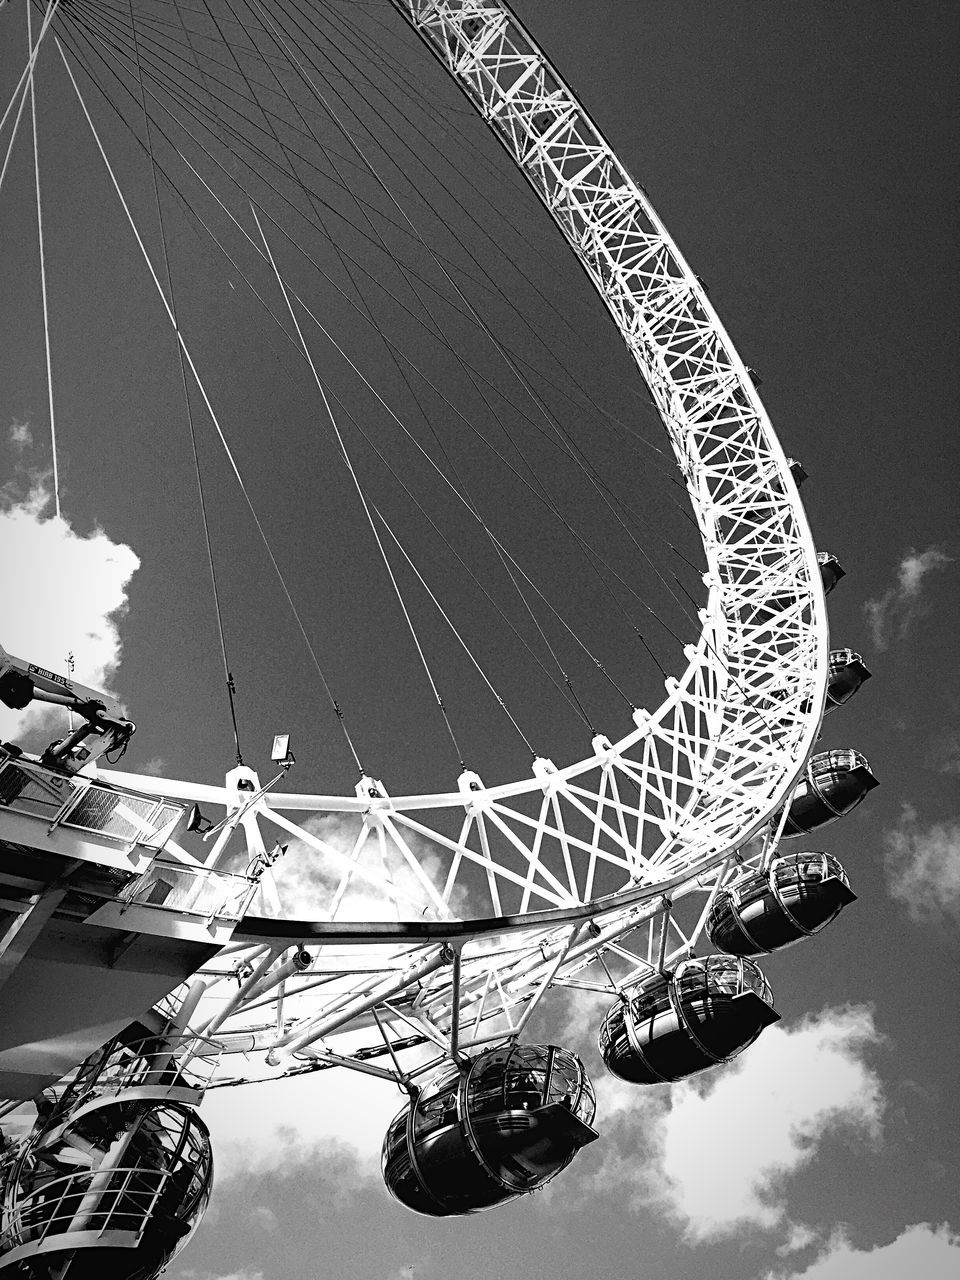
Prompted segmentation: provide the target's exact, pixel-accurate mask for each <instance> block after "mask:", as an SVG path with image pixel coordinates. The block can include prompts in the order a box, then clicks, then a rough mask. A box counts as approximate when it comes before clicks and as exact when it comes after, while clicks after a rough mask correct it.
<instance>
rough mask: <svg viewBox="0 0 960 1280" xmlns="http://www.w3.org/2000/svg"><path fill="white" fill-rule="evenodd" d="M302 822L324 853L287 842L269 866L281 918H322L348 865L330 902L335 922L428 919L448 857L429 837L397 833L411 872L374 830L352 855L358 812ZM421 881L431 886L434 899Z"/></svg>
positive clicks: (456, 905)
mask: <svg viewBox="0 0 960 1280" xmlns="http://www.w3.org/2000/svg"><path fill="white" fill-rule="evenodd" d="M302 826H303V829H304V830H305V831H306V832H308V833H309V834H310V835H313V836H316V838H317V839H318V840H321V841H322V842H323V844H324V846H325V851H323V852H321V851H320V850H318V849H316V848H314V847H313V846H312V845H310V844H307V843H306V842H305V841H301V840H292V841H291V842H290V843H289V846H288V848H287V852H286V854H285V855H284V856H283V858H282V859H281V860H280V861H279V862H278V863H277V864H276V865H275V867H274V868H273V873H272V874H273V882H274V885H275V887H276V891H277V897H278V899H279V902H280V905H281V909H282V914H283V915H284V916H292V917H294V918H298V917H299V918H301V919H302V918H312V919H320V918H326V917H327V916H328V915H329V913H330V911H331V909H332V907H333V904H334V902H335V900H336V899H337V895H338V889H339V888H340V885H341V881H342V880H343V879H344V874H345V872H346V871H349V870H350V868H351V865H352V866H353V868H354V870H353V874H352V875H351V876H350V878H349V879H348V881H347V882H346V889H345V891H343V892H342V893H341V894H340V897H339V901H338V902H337V904H336V905H337V911H336V918H337V919H338V920H396V919H397V918H398V917H399V918H407V919H409V918H411V917H413V918H415V917H417V916H426V917H427V918H431V919H432V918H436V917H437V915H438V914H439V908H438V905H437V899H438V898H439V896H440V893H441V891H442V889H443V886H444V879H445V876H446V869H447V865H448V863H449V856H448V855H447V856H444V855H443V854H442V853H441V852H440V850H439V849H438V848H437V847H436V846H433V845H431V844H430V843H429V841H427V840H424V839H422V838H421V837H420V836H418V835H416V834H414V833H412V832H409V831H406V832H403V833H402V834H403V839H404V841H405V843H406V845H407V847H408V849H409V850H410V853H411V854H412V855H413V859H414V860H415V862H416V864H417V867H418V869H419V870H418V872H415V871H414V870H413V867H412V866H411V865H410V862H409V861H408V860H407V859H406V858H405V856H404V854H403V853H402V851H401V850H400V849H399V848H398V847H397V845H396V844H395V843H394V842H393V841H392V840H391V839H390V837H389V836H386V837H385V841H384V845H383V849H381V846H380V842H379V839H378V836H377V833H376V832H375V831H371V832H370V834H369V835H368V837H367V839H366V842H365V843H364V844H363V846H362V848H361V849H360V852H359V856H358V857H357V858H356V859H354V850H355V848H356V846H357V840H358V836H359V834H360V831H361V819H360V817H359V815H357V816H351V815H345V814H336V813H331V814H326V815H323V816H321V817H316V818H310V819H308V820H307V821H306V822H304V823H303V824H302ZM424 881H428V882H429V884H430V885H431V886H432V887H433V890H434V892H435V894H436V895H437V896H436V897H434V896H433V895H432V894H431V892H430V890H428V889H427V887H426V885H425V883H424ZM395 899H396V901H395ZM397 902H398V903H399V907H398V906H397ZM462 905H463V901H462V895H461V894H458V893H457V892H455V893H454V894H453V895H452V897H451V904H450V906H451V910H453V911H456V910H458V909H462ZM264 913H265V914H268V915H269V914H272V911H271V910H270V906H269V901H266V902H265V903H264Z"/></svg>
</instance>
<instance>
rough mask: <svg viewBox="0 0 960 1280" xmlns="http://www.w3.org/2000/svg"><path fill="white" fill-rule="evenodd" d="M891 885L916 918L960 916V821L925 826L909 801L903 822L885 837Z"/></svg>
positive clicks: (893, 892)
mask: <svg viewBox="0 0 960 1280" xmlns="http://www.w3.org/2000/svg"><path fill="white" fill-rule="evenodd" d="M885 842H886V847H887V848H886V856H885V859H884V866H885V869H886V873H887V888H888V890H889V892H890V895H891V897H893V898H896V899H897V900H898V901H899V902H902V903H904V904H905V906H906V908H907V911H908V912H909V914H910V915H911V916H912V917H913V919H914V920H927V919H937V918H944V917H946V916H948V915H952V916H953V917H954V918H956V919H960V822H935V823H933V824H932V825H931V826H929V827H921V826H920V824H919V823H918V822H917V813H916V810H915V809H914V808H913V806H912V805H909V804H905V805H904V806H903V811H902V814H901V818H900V825H899V826H898V827H897V828H896V829H895V830H893V831H888V832H887V833H886V836H885Z"/></svg>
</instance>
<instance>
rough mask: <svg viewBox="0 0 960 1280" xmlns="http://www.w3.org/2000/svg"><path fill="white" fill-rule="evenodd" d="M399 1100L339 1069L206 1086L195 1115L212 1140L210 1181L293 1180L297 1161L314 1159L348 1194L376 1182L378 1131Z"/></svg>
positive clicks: (383, 1085)
mask: <svg viewBox="0 0 960 1280" xmlns="http://www.w3.org/2000/svg"><path fill="white" fill-rule="evenodd" d="M339 1047H340V1046H338V1048H339ZM404 1100H405V1095H404V1094H402V1093H401V1092H400V1090H399V1089H398V1088H397V1087H396V1086H394V1085H391V1084H389V1083H388V1082H387V1081H385V1080H374V1079H372V1078H371V1077H369V1076H364V1075H360V1074H359V1073H358V1072H354V1071H348V1070H345V1069H343V1068H339V1067H338V1068H334V1069H333V1070H330V1071H320V1072H317V1073H316V1074H314V1075H310V1076H305V1077H299V1078H292V1079H286V1080H271V1081H269V1082H268V1083H266V1084H262V1085H246V1086H244V1087H243V1088H239V1089H211V1090H210V1091H209V1092H208V1094H207V1096H206V1097H205V1098H204V1102H203V1118H204V1120H205V1121H206V1122H207V1124H208V1126H209V1128H210V1132H211V1135H212V1138H213V1146H214V1152H215V1159H216V1176H217V1182H218V1183H219V1184H223V1183H224V1182H228V1181H234V1180H236V1179H239V1178H242V1177H246V1176H260V1175H262V1174H267V1173H270V1174H279V1175H281V1176H283V1175H288V1176H295V1175H297V1174H298V1173H299V1172H300V1171H301V1169H302V1166H303V1165H304V1164H307V1163H314V1162H321V1163H325V1164H327V1165H328V1166H329V1167H330V1168H331V1170H333V1169H335V1170H336V1171H337V1176H336V1179H335V1181H336V1183H337V1184H338V1194H340V1195H344V1196H347V1197H349V1195H350V1194H351V1192H352V1191H353V1190H355V1189H356V1187H357V1185H358V1184H359V1183H361V1182H362V1181H365V1180H366V1179H369V1178H378V1177H379V1170H380V1149H381V1146H382V1145H383V1138H384V1134H385V1133H386V1131H387V1126H388V1124H389V1123H390V1121H391V1120H392V1119H393V1117H394V1116H395V1115H396V1114H397V1112H398V1111H399V1110H400V1108H401V1107H402V1106H403V1104H404Z"/></svg>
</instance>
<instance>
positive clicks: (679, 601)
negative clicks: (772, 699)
mask: <svg viewBox="0 0 960 1280" xmlns="http://www.w3.org/2000/svg"><path fill="white" fill-rule="evenodd" d="M253 3H254V4H256V5H257V8H258V9H259V10H260V11H261V12H263V6H262V4H260V3H259V0H253ZM265 20H266V24H267V25H268V26H269V25H270V23H269V18H267V17H266V15H265ZM284 47H285V48H287V51H288V53H289V47H288V46H286V45H284ZM290 56H291V58H292V61H293V62H294V63H295V64H296V65H298V66H299V62H298V60H297V58H296V57H295V55H293V54H290ZM311 66H313V67H314V69H315V70H316V66H315V64H314V63H312V62H311ZM301 72H302V68H301ZM302 74H303V75H304V80H305V83H307V84H308V85H309V87H311V88H312V90H313V91H314V93H315V94H316V95H317V97H318V100H319V101H321V102H322V103H323V105H324V106H325V107H326V109H327V110H328V112H330V114H331V118H332V119H333V120H334V122H335V123H336V124H337V126H338V127H339V128H340V130H341V132H342V133H343V134H344V136H345V137H346V138H347V139H348V141H349V142H350V143H351V144H352V145H353V146H355V147H356V149H357V151H358V154H359V155H360V156H361V158H362V159H363V160H364V162H365V163H366V165H367V166H368V168H369V169H370V171H371V174H372V175H373V176H374V178H375V179H376V180H377V182H378V184H379V185H380V186H381V188H382V189H383V190H384V191H385V194H386V195H387V196H388V198H389V199H390V200H391V202H392V203H393V205H394V206H395V207H396V208H398V210H399V211H400V214H401V216H402V217H403V218H404V219H405V220H406V221H407V222H408V223H409V224H410V225H411V228H412V230H413V232H414V234H415V235H416V236H417V238H418V239H419V241H420V243H421V244H422V245H423V246H424V247H425V248H426V249H427V251H428V252H430V253H431V256H432V257H433V258H434V261H437V259H436V255H435V254H433V252H432V250H431V248H430V246H429V245H427V244H426V242H425V241H424V240H423V238H422V236H421V235H420V234H419V232H418V231H417V229H416V228H415V227H414V226H413V224H412V223H410V219H409V217H408V216H407V215H406V213H405V212H404V210H403V209H402V208H401V207H400V206H399V204H398V202H397V201H396V199H395V197H393V195H392V193H390V191H389V190H388V189H387V188H386V187H385V186H384V183H383V180H382V178H381V177H380V176H379V174H378V173H377V171H376V170H375V169H374V168H373V166H372V164H371V162H370V161H369V159H368V158H367V157H366V155H365V153H364V152H363V150H362V148H360V147H359V144H358V143H357V141H356V139H355V138H354V137H353V136H352V134H351V133H350V132H349V131H348V130H347V129H346V128H345V127H344V125H343V124H342V122H341V121H340V119H339V117H338V116H337V115H336V113H335V112H333V110H332V108H331V107H330V105H329V103H328V102H327V101H326V99H325V98H324V96H323V94H322V93H321V92H320V91H319V90H318V89H317V87H316V85H315V84H314V83H313V82H312V81H311V80H310V78H309V77H308V76H306V74H305V73H303V72H302ZM438 265H439V266H440V269H441V271H442V272H443V274H444V275H445V276H446V278H447V279H448V280H449V281H450V283H451V284H453V286H454V288H455V289H456V290H457V292H458V295H459V296H460V298H461V300H462V301H463V302H464V305H465V306H466V307H467V308H468V310H470V312H471V314H472V315H473V316H474V318H475V319H476V320H477V322H478V324H479V326H480V327H481V328H482V329H483V331H484V332H485V333H486V335H487V336H488V338H489V339H490V341H491V343H492V344H493V345H494V347H495V348H496V349H497V350H498V351H499V352H500V354H501V356H502V357H503V358H505V359H506V362H507V363H508V365H510V367H511V368H514V366H513V365H512V364H511V362H510V360H509V358H507V357H505V356H504V353H503V350H502V347H501V345H500V344H499V343H498V340H497V339H496V338H495V336H494V335H493V334H492V333H491V332H490V330H489V328H487V327H486V326H485V324H484V323H483V321H482V319H481V318H480V317H479V316H478V315H477V313H476V311H475V309H474V308H473V307H472V306H471V304H470V302H469V300H468V299H467V298H466V297H465V296H464V295H463V293H462V291H460V290H459V288H458V286H457V285H456V283H455V281H453V280H452V279H451V277H450V276H449V273H448V272H446V270H445V269H444V268H443V266H442V264H440V263H438ZM514 372H515V373H516V374H517V376H518V379H519V380H520V381H521V384H522V385H524V386H525V389H526V390H527V391H528V394H530V395H531V398H532V399H534V401H535V403H537V404H538V407H539V408H540V409H541V412H543V414H544V417H545V418H546V420H547V421H548V423H549V424H550V425H551V426H553V427H554V430H555V431H557V432H559V434H560V436H561V439H562V440H563V441H564V443H565V444H566V446H567V452H568V453H569V454H570V456H571V457H573V458H574V460H575V461H576V462H577V463H578V465H580V467H581V469H582V470H583V471H584V474H586V475H587V476H588V478H589V479H590V480H591V482H592V483H593V484H594V487H595V488H597V490H598V492H600V493H601V497H603V498H604V501H605V502H606V504H607V506H608V508H609V509H610V510H611V511H612V512H613V514H615V515H616V516H617V518H618V520H619V522H620V524H621V526H622V527H623V528H624V530H625V532H626V533H627V535H628V537H629V538H630V540H631V541H632V542H633V544H634V546H635V547H636V548H637V550H638V552H639V553H640V555H641V556H642V557H643V558H644V559H645V560H646V561H647V563H648V564H650V567H651V568H652V569H653V572H654V573H655V575H656V576H657V577H658V579H659V580H660V582H661V584H662V585H663V586H664V587H665V588H666V590H667V591H668V592H669V594H670V595H671V596H672V597H673V599H674V601H675V602H676V603H677V604H678V605H679V607H680V608H681V610H682V611H683V612H684V613H685V614H686V613H687V612H688V611H687V606H686V603H685V601H683V600H682V599H681V598H680V597H679V596H678V595H677V593H676V592H675V591H673V589H672V588H671V587H670V584H669V583H668V582H667V580H666V578H665V577H664V576H663V574H662V573H661V572H660V571H659V569H658V568H657V566H656V565H654V564H653V562H652V560H651V559H650V557H649V555H648V553H647V552H646V550H645V548H644V547H643V546H642V545H641V544H640V543H639V542H637V540H636V538H634V537H633V535H632V533H631V532H630V530H629V529H628V527H627V526H626V524H625V522H624V521H623V518H622V517H621V516H620V515H619V512H616V511H615V510H614V509H613V507H612V506H611V504H610V502H609V501H608V500H607V499H606V498H605V495H604V494H603V492H602V486H601V485H600V484H599V482H598V479H597V477H596V475H595V473H594V472H593V470H592V468H590V467H589V466H588V464H587V463H586V460H585V459H584V458H583V456H582V452H581V451H579V450H577V451H576V452H574V450H573V449H572V447H571V446H570V444H569V441H568V438H567V437H566V434H565V433H564V432H563V431H562V429H561V428H559V426H558V424H556V423H555V422H553V421H552V419H551V416H550V415H549V414H548V413H546V411H545V409H544V406H543V405H542V403H540V402H539V400H538V398H537V397H536V395H535V394H534V393H533V392H532V389H531V388H530V387H529V386H528V385H527V384H526V383H525V380H524V379H523V378H522V376H521V375H519V373H518V371H517V370H516V369H515V368H514ZM511 443H512V441H511ZM515 447H516V446H515ZM578 454H579V456H577V455H578ZM520 456H521V458H522V457H523V455H522V454H521V455H520ZM669 545H671V546H672V544H669Z"/></svg>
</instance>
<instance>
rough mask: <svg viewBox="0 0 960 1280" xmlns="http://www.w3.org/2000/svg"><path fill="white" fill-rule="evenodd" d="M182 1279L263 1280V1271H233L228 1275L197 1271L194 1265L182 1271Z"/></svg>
mask: <svg viewBox="0 0 960 1280" xmlns="http://www.w3.org/2000/svg"><path fill="white" fill-rule="evenodd" d="M180 1276H181V1280H263V1272H262V1271H231V1272H229V1274H227V1275H222V1274H220V1273H217V1274H215V1273H214V1272H212V1271H196V1270H194V1269H193V1268H192V1267H191V1268H190V1270H188V1271H181V1272H180Z"/></svg>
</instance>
